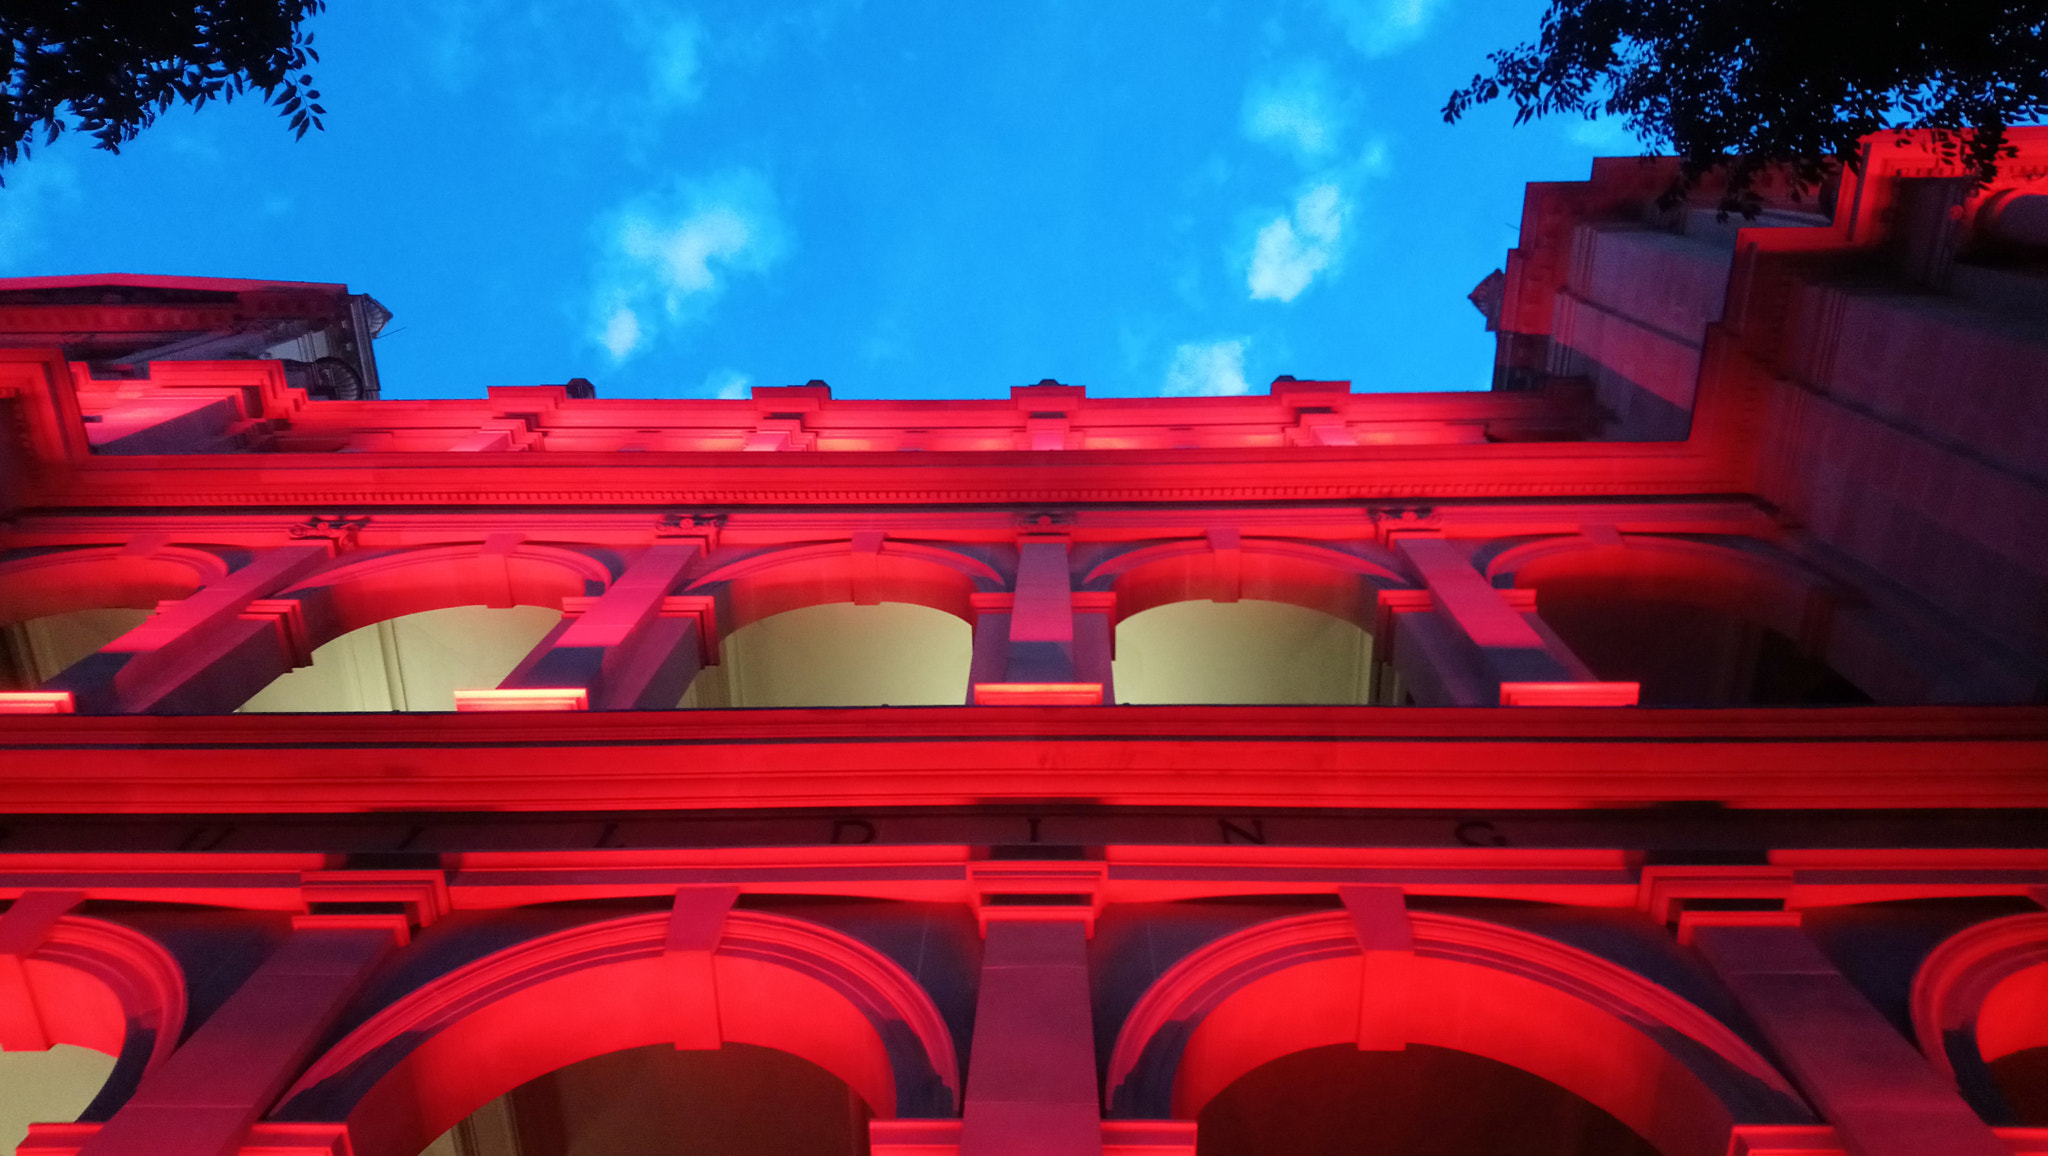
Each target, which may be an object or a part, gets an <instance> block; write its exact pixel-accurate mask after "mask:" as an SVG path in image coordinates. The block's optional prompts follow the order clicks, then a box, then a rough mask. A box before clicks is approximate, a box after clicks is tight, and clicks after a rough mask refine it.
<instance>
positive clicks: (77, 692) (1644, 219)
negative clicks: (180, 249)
mask: <svg viewBox="0 0 2048 1156" xmlns="http://www.w3.org/2000/svg"><path fill="white" fill-rule="evenodd" d="M2013 139H2014V143H2015V147H2016V148H2017V150H2018V155H2017V156H2016V157H2015V158H2013V159H2012V161H2011V163H2010V164H2009V165H2008V166H2007V167H2006V169H2005V170H2004V172H2003V174H2002V175H2001V177H2000V179H1999V181H1998V182H1997V183H1995V184H1993V185H1992V186H1989V187H1985V188H1975V189H1973V188H1971V187H1970V186H1968V185H1967V183H1966V182H1963V181H1960V180H1959V179H1958V178H1957V175H1956V174H1954V173H1952V172H1949V171H1947V170H1945V169H1943V168H1942V166H1941V161H1940V158H1939V157H1938V156H1937V155H1936V154H1935V153H1934V152H1932V151H1931V150H1928V149H1924V148H1923V149H1915V148H1899V147H1895V146H1894V144H1893V143H1892V142H1891V141H1890V140H1889V138H1885V139H1883V140H1874V141H1873V143H1872V145H1871V147H1870V149H1869V151H1868V153H1867V155H1866V157H1865V158H1864V163H1863V165H1862V166H1861V168H1860V170H1858V171H1856V172H1854V173H1850V174H1846V175H1845V176H1844V178H1843V180H1842V181H1841V182H1840V183H1839V185H1838V186H1837V187H1834V188H1831V189H1828V190H1824V192H1823V196H1822V198H1821V200H1820V201H1819V202H1815V201H1814V200H1812V199H1810V198H1808V199H1805V200H1795V199H1794V198H1792V196H1791V195H1790V193H1789V192H1787V191H1784V190H1777V191H1771V190H1767V197H1766V205H1765V211H1764V213H1763V214H1762V215H1761V216H1760V217H1758V218H1757V219H1755V220H1754V221H1744V220H1741V219H1739V218H1738V219H1734V220H1730V221H1721V220H1719V219H1718V218H1717V216H1716V214H1715V213H1714V212H1713V210H1712V208H1711V200H1712V197H1713V195H1714V191H1713V190H1712V189H1711V188H1707V189H1702V190H1701V192H1700V194H1699V197H1700V200H1699V201H1698V203H1695V204H1692V205H1686V206H1680V207H1679V208H1678V209H1676V210H1673V209H1669V208H1665V207H1661V206H1660V204H1659V194H1661V193H1662V192H1663V191H1664V189H1665V187H1666V182H1667V180H1668V177H1669V168H1668V165H1666V164H1663V163H1661V162H1651V163H1644V162H1639V161H1637V160H1635V159H1623V160H1613V161H1600V162H1597V163H1596V164H1595V166H1594V169H1593V173H1592V175H1591V178H1590V179H1589V180H1587V181H1583V182H1569V183H1556V184H1539V185H1532V186H1531V187H1530V190H1529V194H1528V199H1527V203H1526V206H1525V212H1524V220H1523V227H1522V238H1521V244H1520V245H1519V246H1518V247H1517V248H1516V249H1515V250H1513V251H1512V252H1510V253H1509V255H1508V258H1507V260H1506V262H1505V263H1504V268H1503V270H1502V271H1501V272H1500V273H1499V274H1498V275H1497V276H1492V277H1489V278H1487V280H1486V281H1485V282H1484V283H1483V284H1482V285H1481V288H1480V290H1479V291H1478V292H1476V293H1475V295H1474V300H1475V303H1476V304H1478V305H1479V307H1480V312H1481V313H1482V314H1483V315H1484V317H1485V319H1486V324H1487V326H1488V327H1489V328H1490V329H1492V330H1493V331H1495V332H1496V333H1497V334H1498V340H1499V354H1498V357H1497V361H1496V373H1495V380H1494V383H1493V384H1494V386H1495V388H1494V389H1493V390H1491V391H1488V392H1479V393H1445V394H1415V393H1383V392H1373V391H1371V390H1358V389H1354V388H1353V386H1352V384H1351V383H1349V382H1344V381H1329V380H1324V381H1309V380H1295V379H1292V378H1287V377H1283V378H1280V379H1278V380H1276V381H1274V382H1273V383H1272V384H1271V386H1270V387H1269V389H1268V390H1267V391H1265V392H1263V393H1259V394H1253V395H1246V396H1238V397H1199V398H1108V397H1090V396H1088V392H1087V391H1086V390H1085V389H1083V388H1082V387H1079V386H1071V385H1062V384H1059V383H1057V382H1052V381H1045V382H1040V383H1038V384H1036V385H1023V386H1016V387H1014V388H1011V389H1010V390H1009V391H1008V396H1007V397H1003V398H981V399H963V400H947V401H878V400H877V401H870V400H853V399H843V398H834V397H833V396H832V395H831V391H830V389H829V387H827V386H826V385H824V384H823V383H821V382H812V383H809V384H805V385H795V386H782V387H765V388H759V389H756V390H754V392H753V395H752V396H751V397H750V398H746V399H731V400H727V399H621V398H604V397H598V396H594V393H595V391H594V390H593V389H591V388H590V387H589V386H588V383H586V382H582V381H580V380H578V381H574V382H570V383H567V384H565V385H549V386H517V387H504V388H495V389H492V390H491V391H489V393H488V395H487V396H485V397H483V398H466V399H437V400H426V401H412V400H393V399H383V398H381V397H379V396H378V394H379V391H378V389H377V388H376V372H375V365H374V357H373V356H372V355H371V351H370V338H371V337H372V336H374V333H375V331H376V329H377V327H378V326H379V325H380V324H381V321H382V319H383V318H384V317H385V316H386V313H385V311H384V310H383V309H382V307H381V306H377V305H376V303H375V302H374V301H373V300H371V299H369V298H367V297H364V296H362V295H359V294H351V293H349V292H348V291H347V290H346V288H345V287H342V286H307V285H287V284H281V283H272V282H230V281H208V280H205V279H185V278H134V277H128V278H90V277H87V278H62V279H40V280H25V281H14V282H6V283H0V423H4V424H5V425H6V426H7V427H8V429H9V432H10V435H11V436H8V437H6V438H0V480H4V483H5V484H4V487H0V516H5V517H6V519H7V521H6V522H5V523H4V525H0V626H5V627H6V628H7V632H6V636H5V637H6V639H7V640H8V642H7V654H8V656H9V657H8V659H7V673H6V677H7V679H8V681H9V683H10V685H11V687H12V688H13V691H14V692H15V693H28V692H37V693H46V694H49V695H58V694H60V693H61V694H68V695H69V696H70V698H69V699H68V700H67V701H68V702H69V703H70V704H71V705H72V706H73V707H74V708H75V709H79V710H91V711H105V712H113V713H194V712H196V713H225V712H230V711H235V710H239V709H248V710H252V711H257V710H265V709H272V710H276V709H286V710H303V709H315V708H316V704H317V707H318V708H319V709H361V710H392V709H448V708H450V707H453V706H454V705H455V704H456V697H455V696H456V692H457V691H462V692H465V693H468V694H471V695H473V696H480V697H476V698H475V699H474V701H475V702H477V703H483V702H485V701H488V700H489V698H490V695H491V694H497V695H499V696H500V699H501V701H502V702H504V703H520V702H524V703H526V704H528V705H532V704H534V703H536V702H541V701H543V700H548V699H549V697H550V695H554V697H555V698H557V699H562V700H563V701H576V702H580V703H581V704H582V705H584V706H586V707H588V708H590V709H625V708H637V709H669V708H673V707H676V706H679V705H682V706H718V705H724V706H748V705H758V706H809V705H861V704H881V703H888V704H892V705H904V704H909V703H931V704H939V703H966V702H970V701H971V702H999V701H1005V698H1004V696H1005V695H1010V696H1012V698H1011V700H1016V699H1015V695H1016V694H1017V693H1019V692H1018V691H1017V690H1016V689H1015V688H1037V689H1036V690H1035V691H1033V692H1032V693H1033V694H1035V695H1036V696H1037V698H1036V699H1035V700H1034V701H1052V700H1058V701H1072V702H1077V703H1078V702H1083V701H1085V702H1090V703H1099V704H1111V703H1117V702H1126V703H1144V702H1181V703H1190V702H1207V703H1219V702H1220V703H1231V702H1235V703H1256V702H1266V703H1271V702H1287V703H1351V704H1361V703H1378V704H1386V705H1399V704H1406V703H1410V702H1413V703H1415V704H1417V705H1430V704H1441V705H1493V704H1503V703H1517V702H1523V703H1530V702H1541V701H1549V702H1583V703H1595V702H1599V703H1608V704H1615V703H1621V702H1635V703H1641V704H1644V705H1737V704H1760V703H1785V704H1790V703H1811V702H1833V703H1846V702H1877V703H1895V704H1904V703H1956V702H1972V703H2009V702H2028V701H2038V700H2039V699H2041V698H2042V697H2043V696H2044V694H2048V603H2043V602H2042V600H2041V599H2040V598H2039V596H2038V595H2039V591H2040V590H2041V589H2043V588H2048V535H2042V534H2041V533H2039V529H2040V528H2041V527H2043V526H2048V475H2044V474H2043V472H2042V469H2041V464H2040V463H2041V462H2043V461H2048V323H2044V321H2043V318H2044V317H2048V308H2043V304H2044V302H2048V288H2044V287H2048V236H2044V226H2043V219H2044V215H2048V211H2044V209H2043V205H2048V200H2044V198H2048V130H2018V131H2016V132H2015V135H2014V138H2013ZM323 364H324V365H326V368H325V369H321V368H320V367H321V366H322V365H323ZM344 370H347V372H346V373H344V372H343V371H344ZM351 375H352V376H351ZM350 382H354V383H355V384H353V385H351V384H350ZM1375 384H1379V383H1375ZM435 616H438V617H435ZM832 640H836V641H832ZM835 664H836V665H835ZM879 672H889V673H888V674H887V676H886V677H884V675H883V674H882V673H879ZM899 674H900V675H901V676H902V679H903V680H906V681H903V684H902V685H897V683H896V682H895V681H892V679H896V678H897V676H898V675H899ZM1004 687H1009V688H1012V689H1011V690H1008V691H1006V690H1003V689H1000V688H1004ZM323 688H324V689H323ZM1060 688H1066V689H1064V690H1062V689H1060ZM1558 688H1565V689H1562V690H1560V689H1558ZM1628 688H1633V689H1628ZM486 692H489V693H486ZM555 692H561V693H559V694H557V693H555ZM579 695H580V698H579V697H578V696H579ZM1061 695H1065V696H1066V697H1065V698H1060V697H1059V696H1061ZM1046 696H1052V697H1051V699H1048V698H1047V697H1046ZM1026 697H1027V698H1029V697H1030V696H1028V695H1027V696H1026Z"/></svg>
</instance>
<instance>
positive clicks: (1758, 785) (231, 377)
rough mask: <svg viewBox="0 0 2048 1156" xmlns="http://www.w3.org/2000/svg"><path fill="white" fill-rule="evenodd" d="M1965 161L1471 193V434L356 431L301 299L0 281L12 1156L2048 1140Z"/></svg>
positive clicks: (615, 422)
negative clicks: (1480, 234)
mask: <svg viewBox="0 0 2048 1156" xmlns="http://www.w3.org/2000/svg"><path fill="white" fill-rule="evenodd" d="M2016 140H2017V143H2018V146H2019V153H2020V155H2019V156H2017V157H2016V158H2014V159H2013V160H2012V162H2011V163H2010V164H2009V165H2008V166H2007V169H2006V172H2005V173H2004V174H2003V175H2002V176H2001V178H2000V181H1999V183H1998V184H1997V185H1995V186H1994V187H1991V188H1988V189H1972V188H1970V187H1969V186H1968V185H1967V183H1965V182H1961V181H1959V180H1958V179H1956V177H1955V176H1954V174H1953V173H1951V172H1949V171H1947V170H1944V169H1943V168H1942V167H1941V165H1940V164H1939V162H1938V161H1937V160H1936V159H1935V158H1934V157H1933V156H1932V155H1931V154H1930V153H1929V152H1928V151H1927V150H1925V149H1924V148H1921V147H1920V146H1919V145H1918V144H1915V145H1914V146H1913V147H1909V148H1895V147H1893V146H1892V144H1891V143H1890V142H1889V141H1883V142H1876V143H1874V144H1873V145H1872V146H1871V148H1870V150H1869V151H1868V153H1867V155H1866V158H1865V163H1864V164H1863V166H1862V169H1861V171H1860V172H1859V173H1856V174H1851V175H1849V176H1847V177H1845V178H1844V180H1843V181H1842V182H1841V183H1840V186H1839V187H1838V188H1829V189H1827V190H1824V192H1823V196H1822V197H1821V199H1820V200H1819V201H1817V202H1816V201H1813V200H1810V199H1809V200H1806V201H1799V200H1796V199H1793V198H1791V197H1790V196H1789V195H1788V196H1773V197H1769V198H1767V205H1766V210H1765V212H1764V213H1763V214H1762V216H1760V217H1759V218H1757V219H1756V220H1754V221H1744V220H1741V219H1739V218H1738V219H1736V220H1732V221H1721V220H1719V219H1717V217H1716V215H1715V213H1714V212H1713V211H1712V210H1711V208H1702V207H1699V206H1697V205H1694V206H1680V207H1679V208H1676V209H1671V208H1660V207H1659V205H1658V194H1659V193H1660V192H1662V190H1663V188H1664V187H1665V182H1666V181H1667V179H1668V177H1669V170H1668V168H1665V167H1663V166H1662V165H1661V164H1660V163H1650V162H1640V161H1636V160H1614V161H1601V162H1598V163H1597V164H1596V165H1595V167H1594V171H1593V174H1592V178H1591V179H1590V180H1589V181H1586V182H1576V183H1565V184H1550V185H1534V186H1531V187H1530V191H1529V195H1528V200H1527V206H1526V209H1525V213H1524V218H1523V222H1522V238H1521V244H1520V247H1519V248H1517V249H1516V250H1514V251H1513V252H1512V253H1510V254H1509V256H1508V260H1507V261H1506V263H1505V265H1504V267H1503V269H1502V270H1501V271H1500V273H1498V274H1497V275H1495V276H1494V277H1490V278H1488V279H1487V281H1486V282H1484V283H1482V285H1481V286H1480V289H1479V290H1478V291H1476V292H1475V294H1474V301H1475V303H1476V304H1478V305H1479V306H1480V310H1481V312H1482V313H1483V314H1484V315H1485V319H1486V324H1487V326H1488V328H1489V329H1492V330H1494V331H1495V332H1497V333H1498V335H1499V342H1500V353H1499V357H1498V363H1497V372H1496V380H1495V388H1494V389H1493V390H1492V391H1490V392H1486V393H1474V394H1402V393H1386V392H1377V391H1356V390H1354V389H1353V388H1352V384H1351V383H1349V382H1344V381H1321V380H1317V381H1311V380H1295V379H1293V378H1282V379H1280V380H1277V381H1275V382H1274V383H1273V384H1272V386H1271V388H1270V391H1269V392H1267V393H1265V394H1263V395H1256V396H1247V397H1223V398H1174V399H1159V398H1138V399H1133V398H1105V397H1091V396H1089V395H1088V392H1087V391H1086V390H1085V389H1083V388H1081V387H1078V386H1070V385H1062V384H1060V383H1058V382H1056V381H1050V380H1048V381H1044V382H1040V383H1039V384H1037V385H1029V386H1019V387H1016V388H1014V389H1012V390H1010V394H1009V396H1008V397H1007V398H1005V399H1000V400H963V401H947V402H936V401H861V400H849V399H843V398H834V397H833V396H832V393H831V390H830V388H829V387H828V386H826V385H825V384H824V383H822V382H811V383H809V384H807V385H799V386H786V387H776V388H760V389H756V390H755V391H754V392H753V396H752V397H751V398H750V399H747V400H631V399H613V398H604V397H599V396H596V394H595V391H594V390H593V389H592V388H591V387H590V385H589V383H587V382H583V381H580V380H579V381H576V382H571V383H568V384H566V385H542V386H514V387H504V388H494V389H492V390H491V391H490V392H489V396H488V397H486V398H482V399H447V400H432V401H401V400H390V399H380V398H379V397H378V389H377V386H376V373H375V366H374V360H373V359H372V358H371V356H370V352H369V341H370V338H371V336H373V335H374V332H375V331H376V329H377V328H379V327H381V325H382V323H383V319H384V318H386V317H388V316H389V315H388V313H386V312H385V311H384V310H383V309H382V307H381V306H377V305H376V303H375V302H374V301H372V300H371V299H369V298H367V297H363V296H361V295H353V294H350V293H348V292H347V291H346V289H345V288H343V287H340V286H308V285H292V284H277V283H259V282H229V281H212V280H205V279H171V278H132V277H130V278H122V277H105V278H93V277H84V278H63V279H43V280H35V281H17V282H11V283H0V426H4V427H5V429H6V433H7V436H6V437H5V439H4V440H0V480H4V495H5V497H4V509H0V514H4V518H5V521H4V522H0V626H4V627H5V629H4V633H0V642H4V650H0V662H4V667H0V678H4V680H5V683H6V686H5V689H4V690H0V712H4V713H0V812H4V823H0V899H4V900H8V901H11V906H8V907H7V908H6V909H5V911H4V913H0V1127H11V1128H13V1129H14V1130H15V1132H16V1133H17V1134H19V1133H22V1132H23V1131H25V1139H23V1140H22V1141H21V1146H20V1148H19V1151H20V1152H22V1153H24V1154H25V1156H61V1154H69V1153H74V1152H75V1153H81V1154H83V1156H129V1154H135V1156H141V1154H144V1153H147V1154H150V1156H230V1154H237V1153H239V1154H244V1156H255V1154H259V1153H260V1154H263V1156H285V1154H290V1156H311V1154H314V1153H319V1154H321V1156H348V1154H353V1156H415V1154H417V1153H421V1152H432V1153H435V1154H436V1156H582V1154H585V1153H590V1154H595V1153H600V1152H602V1153H637V1152H693V1153H720V1154H739V1153H757V1152H758V1153H766V1152H777V1153H821V1154H822V1153H835V1154H836V1153H858V1152H872V1153H876V1154H878V1156H913V1154H915V1156H940V1154H951V1153H962V1154H965V1156H1008V1154H1011V1153H1016V1154H1023V1153H1034V1154H1056V1156H1079V1154H1087V1156H1096V1154H1098V1153H1104V1154H1115V1156H1150V1154H1157V1156H1168V1154H1172V1153H1179V1154H1192V1153H1195V1152H1200V1153H1203V1154H1204V1156H1234V1154H1238V1153H1263V1152H1281V1151H1285V1152H1296V1153H1322V1152H1352V1151H1360V1150H1370V1151H1387V1152H1401V1153H1415V1154H1423V1153H1430V1154H1434V1153H1444V1154H1451V1153H1476V1152H1494V1151H1504V1150H1515V1151H1522V1152H1530V1153H1544V1154H1551V1153H1554V1154H1557V1156H1566V1154H1582V1153H1631V1154H1635V1153H1651V1152H1654V1153H1660V1154H1662V1156H1740V1154H1745V1153H1746V1154H1752V1156H1763V1154H1766V1153H1769V1154H1778V1156H1788V1154H1790V1153H1802V1154H1818V1153H1848V1154H1853V1156H1931V1154H1944V1156H1946V1154H1966V1153H1967V1154H1972V1156H1980V1154H1981V1156H1999V1154H2010V1153H2048V911H2044V910H2043V907H2044V905H2048V707H2044V706H2043V705H2042V704H2043V702H2044V701H2048V594H2044V592H2048V534H2044V531H2048V131H2044V130H2029V131H2023V132H2022V133H2020V134H2019V135H2018V136H2017V137H2016ZM1703 195H1704V196H1708V197H1710V196H1711V190H1708V191H1707V193H1706V194H1703ZM1375 384H1378V383H1375Z"/></svg>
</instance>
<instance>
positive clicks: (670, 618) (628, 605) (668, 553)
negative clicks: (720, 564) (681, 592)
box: [456, 537, 715, 710]
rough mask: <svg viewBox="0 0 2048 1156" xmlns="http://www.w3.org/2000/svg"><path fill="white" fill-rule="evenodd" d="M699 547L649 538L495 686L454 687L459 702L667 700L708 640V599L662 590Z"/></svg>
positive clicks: (684, 682)
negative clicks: (622, 568)
mask: <svg viewBox="0 0 2048 1156" xmlns="http://www.w3.org/2000/svg"><path fill="white" fill-rule="evenodd" d="M705 552H706V542H705V540H704V539H703V538H694V537H691V538H672V539H668V540H664V541H657V542H656V543H655V544H654V545H652V546H650V547H648V548H647V550H646V551H645V552H643V553H642V554H641V555H640V557H638V558H636V559H634V561H633V563H632V565H630V566H628V567H627V568H626V572H625V573H624V574H622V575H620V576H619V579H618V580H617V581H616V582H613V583H612V585H611V588H610V589H608V590H606V591H605V592H604V593H603V594H602V595H600V596H598V597H597V598H596V599H594V600H592V601H591V602H589V603H588V604H587V605H584V606H582V607H580V608H576V607H565V608H564V609H565V614H564V617H563V620H562V622H561V623H560V624H559V625H557V626H556V627H555V629H554V630H552V631H549V632H548V636H547V637H546V638H543V639H542V640H541V642H540V645H538V646H536V647H535V648H534V649H533V652H532V653H530V654H528V655H527V656H526V658H525V659H524V660H522V661H521V662H520V664H519V665H518V666H517V667H515V668H514V669H513V671H512V673H511V674H509V675H507V676H506V677H505V680H504V681H503V682H501V683H499V684H498V688H497V690H496V691H484V692H476V691H461V692H458V694H457V698H456V707H457V709H459V710H489V709H494V708H496V709H528V708H531V707H536V706H538V707H547V706H556V707H565V708H567V709H589V710H667V709H669V708H671V707H673V706H675V705H676V701H677V700H678V699H680V698H682V697H683V691H685V690H687V689H688V688H689V685H690V680H691V679H693V678H695V677H696V676H697V671H698V670H700V669H702V667H703V666H704V663H705V660H706V659H707V657H708V656H709V654H710V651H711V649H712V645H713V643H714V641H715V639H714V638H712V637H711V635H712V633H713V629H714V628H713V627H712V624H711V600H710V599H709V598H701V597H700V598H689V597H678V596H675V595H671V594H670V593H669V591H671V590H673V589H675V587H676V586H677V584H679V583H680V582H681V581H682V580H683V576H684V575H685V573H687V572H688V570H689V568H690V565H691V564H692V563H693V562H695V561H696V560H697V559H698V558H700V557H702V556H703V555H704V553H705ZM572 610H573V611H574V613H569V611H572Z"/></svg>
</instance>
